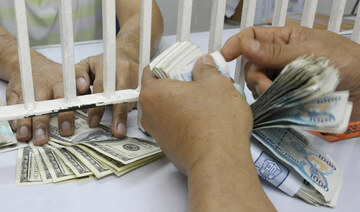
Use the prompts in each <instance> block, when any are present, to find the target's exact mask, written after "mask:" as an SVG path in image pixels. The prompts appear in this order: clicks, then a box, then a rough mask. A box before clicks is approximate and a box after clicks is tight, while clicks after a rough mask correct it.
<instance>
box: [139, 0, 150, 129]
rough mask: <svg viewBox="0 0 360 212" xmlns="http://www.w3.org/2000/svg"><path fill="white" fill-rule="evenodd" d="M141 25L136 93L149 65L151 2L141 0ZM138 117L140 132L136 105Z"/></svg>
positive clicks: (140, 111) (140, 112)
mask: <svg viewBox="0 0 360 212" xmlns="http://www.w3.org/2000/svg"><path fill="white" fill-rule="evenodd" d="M140 19H141V20H140V21H141V24H140V28H141V30H140V56H139V57H140V58H139V82H138V88H137V91H140V89H141V78H142V73H143V70H144V68H145V66H147V65H148V64H149V63H150V54H151V24H152V0H141V18H140ZM137 110H138V116H137V122H138V127H139V129H140V130H142V131H144V132H145V130H144V128H143V127H142V126H141V123H140V118H141V114H142V110H141V105H140V104H138V105H137Z"/></svg>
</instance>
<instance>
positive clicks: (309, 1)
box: [300, 0, 318, 28]
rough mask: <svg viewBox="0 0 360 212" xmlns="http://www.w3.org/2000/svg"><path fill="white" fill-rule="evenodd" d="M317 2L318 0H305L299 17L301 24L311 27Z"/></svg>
mask: <svg viewBox="0 0 360 212" xmlns="http://www.w3.org/2000/svg"><path fill="white" fill-rule="evenodd" d="M317 4H318V0H305V4H304V9H303V13H302V17H301V24H300V25H301V26H303V27H309V28H312V27H313V25H314V20H315V13H316V7H317Z"/></svg>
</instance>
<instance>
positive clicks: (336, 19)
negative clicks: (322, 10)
mask: <svg viewBox="0 0 360 212" xmlns="http://www.w3.org/2000/svg"><path fill="white" fill-rule="evenodd" d="M345 5H346V0H333V5H332V8H331V13H330V20H329V25H328V30H329V31H332V32H335V33H339V31H340V27H341V22H342V18H343V16H344V11H345Z"/></svg>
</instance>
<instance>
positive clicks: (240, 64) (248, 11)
mask: <svg viewBox="0 0 360 212" xmlns="http://www.w3.org/2000/svg"><path fill="white" fill-rule="evenodd" d="M255 10H256V0H244V4H243V10H242V15H241V24H240V30H244V29H246V28H248V27H250V26H253V25H254V18H255ZM244 66H245V58H244V57H242V56H240V57H239V58H238V59H237V60H236V68H235V76H234V80H235V82H236V83H238V84H240V85H241V87H243V88H244V86H245V72H244Z"/></svg>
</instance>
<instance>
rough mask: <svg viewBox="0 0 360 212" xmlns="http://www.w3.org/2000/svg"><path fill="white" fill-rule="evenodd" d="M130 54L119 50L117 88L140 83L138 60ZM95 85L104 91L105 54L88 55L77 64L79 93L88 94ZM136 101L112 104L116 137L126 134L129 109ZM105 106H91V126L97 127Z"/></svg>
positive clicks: (89, 116)
mask: <svg viewBox="0 0 360 212" xmlns="http://www.w3.org/2000/svg"><path fill="white" fill-rule="evenodd" d="M127 55H128V54H126V53H122V52H121V51H120V52H119V50H118V52H117V59H116V90H123V89H135V88H136V87H137V84H138V67H139V65H138V61H137V60H136V59H133V58H131V57H129V56H127ZM90 84H92V85H93V92H94V93H100V92H103V90H104V88H103V55H102V54H101V55H97V56H92V57H88V58H86V59H84V60H82V61H80V62H79V63H78V64H77V65H76V87H77V91H78V93H79V94H87V93H88V92H89V90H90ZM135 105H136V103H125V104H117V105H113V106H112V117H113V118H112V127H111V131H112V133H113V135H114V136H115V137H118V138H121V137H124V136H126V120H127V114H128V111H130V110H131V109H133V108H134V107H135ZM104 111H105V107H97V108H91V109H89V112H88V123H89V126H90V127H97V126H98V125H99V123H100V121H101V118H102V116H103V114H104Z"/></svg>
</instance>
